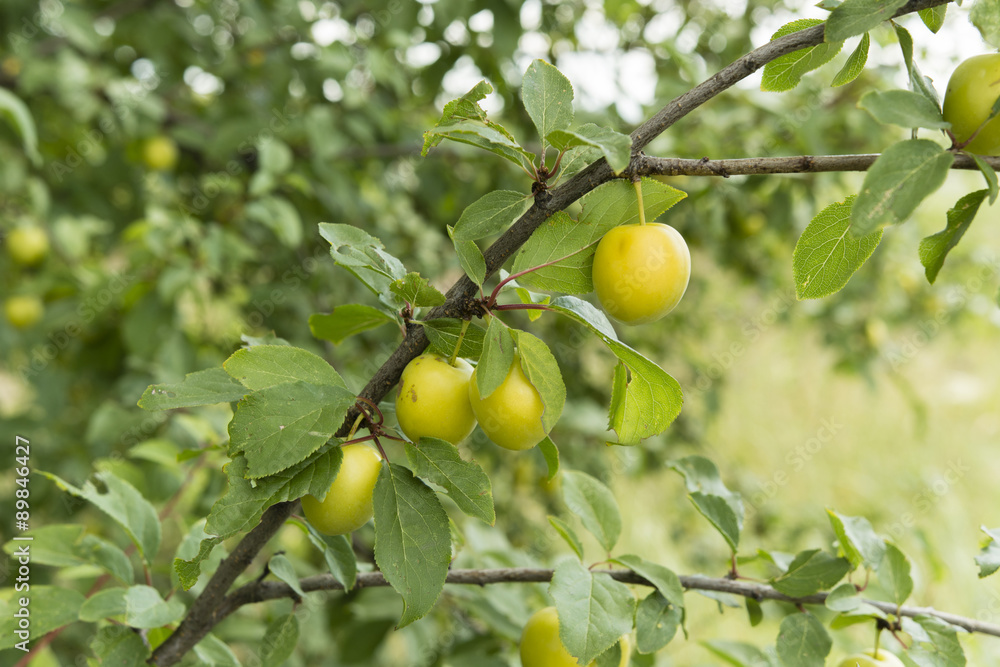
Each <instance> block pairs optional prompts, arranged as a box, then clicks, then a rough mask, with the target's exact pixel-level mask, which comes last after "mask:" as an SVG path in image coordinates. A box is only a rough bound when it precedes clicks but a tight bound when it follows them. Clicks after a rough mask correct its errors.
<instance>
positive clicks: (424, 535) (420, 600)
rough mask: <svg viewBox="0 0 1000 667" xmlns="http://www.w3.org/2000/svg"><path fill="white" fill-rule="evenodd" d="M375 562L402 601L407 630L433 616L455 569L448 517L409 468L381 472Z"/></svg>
mask: <svg viewBox="0 0 1000 667" xmlns="http://www.w3.org/2000/svg"><path fill="white" fill-rule="evenodd" d="M374 504H375V562H376V563H377V564H378V567H379V569H380V570H381V571H382V573H383V574H384V575H385V578H386V581H388V582H389V584H390V585H391V586H392V587H393V588H394V589H395V590H396V592H397V593H399V594H400V595H401V596H402V597H403V617H402V618H401V619H400V621H399V624H398V625H397V627H400V628H401V627H403V626H405V625H409V624H410V623H412V622H413V621H416V620H417V619H419V618H421V617H423V616H424V614H426V613H427V612H428V611H430V609H431V607H433V606H434V602H435V601H436V600H437V598H438V596H439V595H440V594H441V590H442V589H443V588H444V581H445V578H446V577H447V575H448V566H449V565H450V563H451V530H450V528H449V527H448V515H447V514H446V513H445V511H444V508H443V507H441V502H440V501H439V500H438V498H437V495H436V494H435V493H434V492H433V491H432V490H431V489H430V488H429V487H428V486H427V485H426V484H424V483H423V482H422V481H420V480H419V479H417V478H416V477H414V476H413V473H411V472H410V471H409V470H407V469H406V468H403V467H401V466H399V465H397V464H395V463H389V464H387V465H385V466H383V467H382V472H381V473H380V474H379V478H378V482H377V483H376V484H375V498H374Z"/></svg>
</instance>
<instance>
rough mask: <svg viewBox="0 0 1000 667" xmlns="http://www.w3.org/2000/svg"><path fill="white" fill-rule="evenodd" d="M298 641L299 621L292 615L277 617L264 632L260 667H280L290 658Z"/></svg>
mask: <svg viewBox="0 0 1000 667" xmlns="http://www.w3.org/2000/svg"><path fill="white" fill-rule="evenodd" d="M298 641H299V619H298V618H296V617H295V614H294V613H290V614H286V615H284V616H279V617H278V618H276V619H274V620H273V621H271V623H270V625H268V626H267V630H265V631H264V639H263V640H261V643H260V644H261V645H260V664H261V667H280V666H281V664H282V663H284V662H285V660H287V659H288V658H290V657H291V656H292V653H293V652H294V651H295V645H296V644H297V643H298Z"/></svg>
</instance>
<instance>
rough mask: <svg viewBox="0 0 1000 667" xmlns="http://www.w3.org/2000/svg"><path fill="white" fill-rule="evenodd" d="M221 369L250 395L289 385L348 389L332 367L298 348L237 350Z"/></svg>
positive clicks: (275, 346)
mask: <svg viewBox="0 0 1000 667" xmlns="http://www.w3.org/2000/svg"><path fill="white" fill-rule="evenodd" d="M222 366H223V368H225V369H226V372H227V373H229V375H231V376H232V377H233V378H234V379H236V380H239V381H240V382H241V383H242V384H243V385H244V386H245V387H246V388H247V389H250V390H251V391H260V390H262V389H270V388H272V387H276V386H278V385H281V384H286V383H290V382H307V383H309V384H314V385H324V386H330V387H341V388H343V389H347V384H346V383H345V382H344V379H343V378H342V377H340V374H339V373H337V371H336V370H334V368H333V366H331V365H330V364H329V363H327V362H326V360H324V359H323V358H322V357H319V356H317V355H315V354H313V353H312V352H309V351H308V350H303V349H302V348H298V347H289V346H286V345H255V346H253V347H249V348H244V349H241V350H237V351H236V352H234V353H233V354H232V356H230V357H229V358H228V359H226V361H225V363H224V364H223V365H222Z"/></svg>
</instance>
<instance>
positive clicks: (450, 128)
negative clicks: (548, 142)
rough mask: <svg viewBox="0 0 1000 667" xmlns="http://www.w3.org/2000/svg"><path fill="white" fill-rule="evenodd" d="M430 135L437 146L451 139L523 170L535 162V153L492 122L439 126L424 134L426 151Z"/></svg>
mask: <svg viewBox="0 0 1000 667" xmlns="http://www.w3.org/2000/svg"><path fill="white" fill-rule="evenodd" d="M428 135H430V136H432V137H434V140H436V141H433V143H434V144H435V145H436V143H438V142H440V140H441V139H450V140H452V141H457V142H458V143H460V144H468V145H470V146H475V147H477V148H482V149H483V150H485V151H489V152H490V153H493V154H494V155H497V156H499V157H502V158H504V159H505V160H509V161H510V162H513V163H514V164H516V165H517V166H519V167H523V168H528V167H530V166H531V164H532V163H533V162H534V161H535V154H534V153H530V152H528V151H526V150H525V149H524V148H522V147H521V145H520V144H518V143H517V142H516V141H515V140H514V138H513V137H512V136H511V135H510V133H509V132H507V131H506V130H504V129H503V128H501V127H500V126H499V125H497V124H496V123H492V122H490V121H485V122H483V121H478V120H460V121H456V122H452V123H448V124H446V125H438V126H437V127H435V128H434V129H433V130H428V131H427V132H425V133H424V148H425V149H426V148H427V143H428V138H429V137H428Z"/></svg>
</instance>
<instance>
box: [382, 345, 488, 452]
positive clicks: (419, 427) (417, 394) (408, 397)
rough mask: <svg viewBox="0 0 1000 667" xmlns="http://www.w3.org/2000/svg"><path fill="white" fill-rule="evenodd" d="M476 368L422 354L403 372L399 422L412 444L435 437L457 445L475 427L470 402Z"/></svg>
mask: <svg viewBox="0 0 1000 667" xmlns="http://www.w3.org/2000/svg"><path fill="white" fill-rule="evenodd" d="M472 371H473V368H472V366H471V365H470V364H469V362H467V361H465V360H464V359H456V360H455V365H454V366H453V365H451V364H450V363H448V359H447V358H445V357H443V356H441V355H439V354H422V355H420V356H419V357H417V358H415V359H413V360H412V361H411V362H410V363H408V364H407V365H406V368H404V369H403V373H402V375H401V376H400V378H399V389H398V391H397V392H396V419H397V420H398V421H399V427H400V428H401V429H402V431H403V433H405V434H406V437H408V438H409V439H410V440H412V441H413V442H417V441H418V440H419V439H420V438H424V437H433V438H441V439H442V440H447V441H448V442H450V443H451V444H453V445H457V444H458V443H459V442H461V441H462V440H465V438H467V437H468V436H469V434H470V433H472V429H474V428H476V415H475V414H473V412H472V404H471V403H470V402H469V380H470V378H471V377H472Z"/></svg>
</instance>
